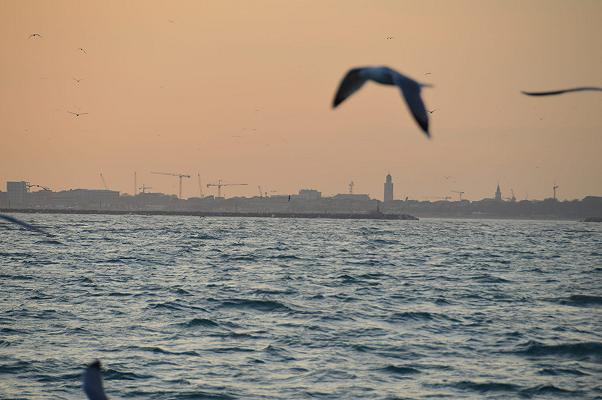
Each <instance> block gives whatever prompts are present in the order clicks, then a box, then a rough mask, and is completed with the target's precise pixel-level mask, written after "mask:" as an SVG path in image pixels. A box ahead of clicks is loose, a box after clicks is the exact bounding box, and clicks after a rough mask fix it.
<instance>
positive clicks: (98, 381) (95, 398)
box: [82, 360, 108, 400]
mask: <svg viewBox="0 0 602 400" xmlns="http://www.w3.org/2000/svg"><path fill="white" fill-rule="evenodd" d="M100 367H101V365H100V361H99V360H95V361H94V362H93V363H92V364H90V365H88V367H87V368H86V369H85V371H84V374H83V376H82V388H83V389H84V392H85V393H86V396H88V400H108V398H107V395H106V394H105V391H104V389H103V387H102V375H101V373H100Z"/></svg>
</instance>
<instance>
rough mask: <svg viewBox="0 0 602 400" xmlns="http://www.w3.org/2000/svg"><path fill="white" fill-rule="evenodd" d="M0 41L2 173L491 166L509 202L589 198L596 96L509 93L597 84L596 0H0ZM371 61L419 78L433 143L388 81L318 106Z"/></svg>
mask: <svg viewBox="0 0 602 400" xmlns="http://www.w3.org/2000/svg"><path fill="white" fill-rule="evenodd" d="M32 33H39V34H41V35H42V37H41V38H37V37H35V38H29V35H31V34H32ZM387 36H392V37H393V39H386V37H387ZM80 47H81V48H83V49H85V53H84V52H82V51H81V50H78V48H80ZM0 49H1V51H2V57H1V61H0V185H1V186H0V187H1V188H2V190H5V182H6V181H8V180H27V181H30V182H32V183H35V184H40V185H44V186H48V187H50V188H52V189H54V190H60V189H66V188H78V187H79V188H102V187H103V186H102V182H101V179H100V175H99V174H100V173H101V172H102V174H103V175H104V177H105V179H106V181H107V184H108V186H109V188H110V189H114V190H119V191H121V192H127V193H132V192H133V174H134V171H137V173H138V184H139V185H142V184H146V185H147V186H151V187H152V188H153V189H152V191H162V192H166V193H177V179H176V178H171V177H167V176H160V175H151V174H150V171H166V172H183V173H188V174H190V175H192V176H193V179H190V180H187V181H185V184H184V190H183V192H184V197H190V196H198V194H199V189H198V183H197V179H196V176H197V173H200V174H201V177H202V180H203V184H206V183H208V182H214V181H217V180H218V179H222V180H224V181H226V182H236V183H248V184H249V186H246V187H244V186H241V187H232V188H227V189H224V192H225V194H226V196H228V197H230V196H235V195H244V196H253V195H257V186H258V185H261V186H262V188H263V189H264V190H265V191H275V192H277V193H282V194H285V193H295V192H297V190H298V189H300V188H314V189H318V190H321V191H322V192H323V193H324V194H325V195H330V194H335V193H345V192H346V191H347V185H348V183H349V182H350V181H351V180H353V181H354V182H355V192H356V193H369V194H370V195H371V196H372V197H375V198H379V199H382V192H383V181H384V177H385V175H386V173H387V172H390V173H391V174H392V175H393V180H394V183H395V196H396V197H397V198H405V197H406V196H409V197H410V198H415V199H426V198H432V199H434V198H436V197H443V196H448V195H453V196H454V198H456V197H457V196H456V195H454V194H453V193H450V191H451V190H463V191H465V195H464V197H466V198H469V199H480V198H483V197H491V196H493V193H494V191H495V186H496V184H497V183H498V182H499V183H500V186H501V187H502V192H503V193H504V196H509V195H510V193H509V190H510V188H513V189H514V192H515V194H516V196H517V198H519V199H524V198H525V197H526V196H527V195H528V197H529V199H534V198H544V197H551V195H552V185H553V184H554V182H556V183H557V184H558V185H559V186H560V189H559V197H560V198H561V199H574V198H581V197H584V196H586V195H602V95H600V93H575V94H566V95H563V96H552V97H546V98H533V97H527V96H523V95H521V94H520V91H521V90H547V89H557V88H563V87H571V86H582V85H589V86H592V85H593V86H601V85H602V1H598V0H592V1H585V0H581V1H580V0H576V1H568V0H567V1H556V0H546V1H523V0H520V1H519V0H517V1H512V0H508V1H477V0H474V1H446V0H441V1H423V0H420V1H348V0H345V1H222V0H217V1H200V0H199V1H105V0H102V1H100V0H99V1H60V0H58V1H50V0H48V1H24V0H18V1H9V0H2V1H0ZM381 64H382V65H388V66H390V67H392V68H395V69H397V70H399V71H400V72H402V73H405V74H407V75H408V76H410V77H412V78H414V79H416V80H418V81H422V82H428V83H432V84H434V85H435V86H434V88H431V89H424V91H423V98H424V100H425V102H426V105H427V107H428V108H429V109H436V110H437V111H435V112H434V113H433V114H432V115H431V129H432V135H433V138H432V140H428V139H426V138H425V136H424V135H423V134H422V133H421V132H420V129H419V128H418V126H417V125H416V123H415V122H414V121H413V119H412V117H411V115H410V114H409V112H408V110H407V107H406V105H405V103H404V102H403V100H402V98H401V96H400V93H399V91H398V90H397V89H396V88H393V87H385V86H380V85H377V84H374V83H369V84H367V85H366V86H365V87H364V88H363V89H362V90H361V91H359V92H358V93H357V94H355V95H354V96H353V97H351V98H350V99H349V100H347V101H346V102H344V103H343V104H342V105H341V106H340V108H337V109H336V110H332V108H331V102H332V98H333V96H334V92H335V90H336V88H337V86H338V84H339V82H340V80H341V78H342V76H343V75H344V73H345V72H346V71H347V70H348V69H349V68H350V67H353V66H363V65H381ZM427 73H430V74H428V75H427ZM74 78H77V79H81V81H80V82H79V83H78V82H76V81H75V79H74ZM68 111H72V112H87V113H89V114H88V115H82V116H80V117H75V116H73V115H71V114H69V113H68ZM444 176H452V178H450V179H448V180H446V179H444ZM203 189H204V191H205V194H215V191H212V190H208V189H207V188H203Z"/></svg>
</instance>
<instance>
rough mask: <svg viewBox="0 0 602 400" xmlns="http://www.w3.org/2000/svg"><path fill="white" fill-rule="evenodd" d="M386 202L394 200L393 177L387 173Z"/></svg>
mask: <svg viewBox="0 0 602 400" xmlns="http://www.w3.org/2000/svg"><path fill="white" fill-rule="evenodd" d="M384 200H385V203H386V202H387V201H393V179H392V178H391V174H387V178H386V179H385V197H384Z"/></svg>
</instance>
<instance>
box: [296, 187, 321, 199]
mask: <svg viewBox="0 0 602 400" xmlns="http://www.w3.org/2000/svg"><path fill="white" fill-rule="evenodd" d="M295 197H296V198H297V199H299V200H319V199H320V198H321V197H322V192H319V191H317V190H314V189H301V190H299V194H298V195H297V196H295Z"/></svg>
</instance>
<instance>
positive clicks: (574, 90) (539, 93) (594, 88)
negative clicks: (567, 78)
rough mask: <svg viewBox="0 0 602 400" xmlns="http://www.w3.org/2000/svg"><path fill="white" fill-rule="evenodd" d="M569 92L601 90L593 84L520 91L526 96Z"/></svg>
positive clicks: (601, 89)
mask: <svg viewBox="0 0 602 400" xmlns="http://www.w3.org/2000/svg"><path fill="white" fill-rule="evenodd" d="M570 92H602V88H601V87H595V86H581V87H576V88H570V89H561V90H551V91H549V92H525V91H522V92H521V93H522V94H526V95H527V96H554V95H557V94H563V93H570Z"/></svg>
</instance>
